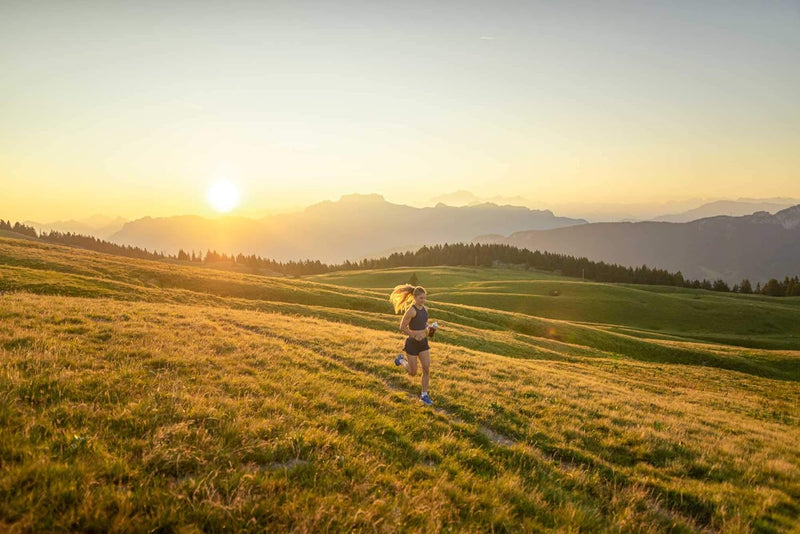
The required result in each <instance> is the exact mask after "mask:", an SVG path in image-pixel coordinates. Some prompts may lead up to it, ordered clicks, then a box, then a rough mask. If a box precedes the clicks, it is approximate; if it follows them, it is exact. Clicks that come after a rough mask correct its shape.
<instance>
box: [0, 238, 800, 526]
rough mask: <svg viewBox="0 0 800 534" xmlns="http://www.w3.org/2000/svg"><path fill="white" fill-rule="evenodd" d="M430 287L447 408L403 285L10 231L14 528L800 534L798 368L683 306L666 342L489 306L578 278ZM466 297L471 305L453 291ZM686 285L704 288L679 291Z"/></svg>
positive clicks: (0, 468)
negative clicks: (417, 346) (415, 347)
mask: <svg viewBox="0 0 800 534" xmlns="http://www.w3.org/2000/svg"><path fill="white" fill-rule="evenodd" d="M416 272H417V275H418V276H419V277H420V281H421V282H422V283H424V284H426V285H427V286H429V287H430V288H431V297H430V298H431V301H430V309H431V318H432V319H438V320H439V321H440V324H442V330H441V332H440V334H437V339H436V340H435V341H434V342H433V343H432V346H433V349H432V356H433V365H432V379H431V394H432V396H433V398H434V400H435V402H436V405H435V406H434V408H433V409H431V408H427V407H424V406H423V405H421V404H420V403H419V401H418V400H416V396H417V395H418V392H419V377H416V378H411V377H408V376H406V375H404V374H403V373H401V372H400V371H399V370H398V369H397V368H396V367H395V366H394V365H393V364H392V358H393V357H394V355H395V354H396V352H397V351H398V350H399V349H400V347H401V346H402V336H401V335H400V334H398V333H397V323H398V322H399V318H398V317H397V316H394V315H392V314H391V313H390V311H391V310H390V308H389V305H388V302H387V300H386V298H387V291H386V290H385V289H386V288H388V287H391V286H393V285H395V284H396V283H400V282H402V281H404V280H405V279H407V277H408V273H404V272H402V271H400V270H398V271H395V272H392V271H388V272H371V273H346V274H345V275H327V276H325V277H315V278H314V279H313V280H293V279H285V278H266V277H258V276H251V275H244V274H237V273H221V272H215V271H212V270H208V269H201V268H196V267H191V266H181V265H173V264H168V263H163V262H151V261H144V260H133V259H128V258H116V257H112V256H105V255H101V254H96V253H92V252H88V251H80V250H74V249H68V248H63V247H58V246H52V245H44V244H41V243H36V242H28V241H19V240H9V239H2V238H0V289H2V290H5V291H7V293H6V294H5V295H2V296H0V429H2V433H3V439H2V440H0V530H11V531H20V532H34V531H43V530H44V531H52V530H70V531H71V530H112V531H130V530H134V531H142V532H144V531H161V532H172V531H174V532H197V531H211V532H217V531H222V530H226V531H263V530H264V529H267V530H268V531H282V530H290V531H298V532H310V531H337V532H338V531H352V530H367V531H373V530H374V531H394V530H398V529H403V530H408V531H422V530H426V531H436V530H460V531H468V532H469V531H472V532H486V531H492V530H494V531H507V532H518V531H542V532H566V531H574V532H577V531H624V532H629V531H631V532H632V531H636V532H664V531H673V532H697V531H716V532H748V531H749V532H789V531H790V530H791V529H792V526H793V525H794V524H795V522H796V520H797V518H798V515H799V514H800V449H798V447H797V445H796V444H797V443H798V442H800V409H799V408H798V407H799V406H800V384H799V383H798V382H800V376H799V374H800V371H799V369H800V365H798V364H799V363H800V354H798V353H797V352H794V351H791V350H785V349H784V350H765V349H755V348H750V349H744V348H741V347H735V346H730V345H723V344H720V343H706V342H703V341H700V340H699V339H700V338H698V337H697V336H696V331H694V330H691V329H687V330H681V328H682V325H683V324H684V323H681V322H680V321H679V320H678V318H677V316H676V317H672V316H669V315H668V316H667V318H666V319H664V321H665V322H666V323H669V324H670V328H671V332H672V333H674V334H676V335H675V336H673V335H672V334H669V335H666V334H665V333H664V332H665V331H667V329H666V328H665V329H662V330H661V331H659V332H651V331H643V330H642V329H641V328H642V327H641V326H640V325H639V326H637V325H636V324H633V323H631V322H629V321H628V322H626V321H623V320H619V319H615V321H618V322H615V321H591V322H592V323H593V324H583V323H582V322H580V321H583V319H571V318H567V317H560V318H552V317H548V316H546V315H544V316H540V317H537V316H535V315H534V314H535V310H534V309H525V310H519V309H514V308H513V307H512V306H510V305H505V306H502V305H498V306H494V305H493V304H492V301H482V300H480V299H481V298H485V296H484V297H481V295H480V294H481V293H482V292H483V289H486V288H489V289H488V290H490V291H491V293H494V294H502V293H505V294H512V295H516V298H517V300H518V301H519V302H523V301H524V300H525V298H529V297H524V295H527V294H528V293H525V292H523V291H520V289H521V288H526V290H530V291H529V293H530V294H533V291H534V290H533V287H532V286H536V285H537V284H548V283H557V284H564V285H565V287H566V286H567V285H569V284H573V285H574V284H575V282H574V281H570V280H566V279H558V278H555V277H548V276H543V275H538V274H532V273H525V272H524V271H510V270H472V269H455V268H442V269H430V270H426V271H424V272H423V271H421V270H416ZM398 278H399V280H397V279H398ZM369 280H373V282H370V281H369ZM375 280H378V281H380V282H379V283H376V282H374V281H375ZM463 287H473V288H474V289H475V291H474V293H476V294H475V295H473V296H474V297H475V300H469V299H466V300H463V301H461V302H455V299H454V298H453V299H450V301H447V302H445V301H446V300H447V299H446V298H445V296H446V292H447V291H448V289H449V290H450V292H451V293H450V294H451V296H455V295H463V292H462V291H458V289H461V288H463ZM592 288H595V289H596V290H597V292H598V297H597V300H598V301H600V302H602V304H598V305H597V308H598V309H600V308H602V307H603V306H604V307H606V308H607V309H609V312H610V313H611V312H612V311H613V308H614V306H613V305H612V304H611V303H610V302H611V301H610V300H608V298H607V297H606V296H603V295H605V293H603V292H604V291H605V292H610V293H609V294H610V295H612V296H616V297H617V298H622V296H624V295H626V294H630V293H625V292H630V290H631V288H626V287H621V288H618V287H616V286H602V285H596V284H585V285H581V286H580V289H581V291H591V289H592ZM538 289H539V290H542V288H541V287H539V288H538ZM637 289H638V288H637ZM617 291H619V292H617ZM640 293H641V295H645V296H646V295H652V296H653V298H662V297H664V295H663V293H661V292H660V291H659V290H656V291H649V292H648V291H641V292H640ZM668 293H671V292H668ZM545 294H547V293H545ZM582 295H583V296H581V297H580V298H582V299H584V300H591V297H590V296H589V295H586V294H582ZM637 295H639V293H637ZM692 295H700V296H701V297H702V298H703V299H705V298H706V297H707V296H709V295H708V294H707V293H705V292H692V291H687V292H685V295H681V294H678V295H674V296H671V297H669V298H676V299H685V300H687V301H690V300H691V299H692ZM561 296H565V294H564V293H563V292H562V295H560V296H559V297H555V298H556V299H558V298H561ZM440 297H441V299H440ZM460 298H461V297H459V299H460ZM576 298H578V297H576ZM631 298H633V297H631ZM641 298H645V297H641ZM664 298H666V297H664ZM729 300H730V302H731V306H734V307H735V306H745V305H751V304H753V305H755V304H757V305H759V306H769V305H771V301H764V300H762V299H752V300H747V299H744V300H741V301H740V300H737V299H729ZM782 301H783V299H780V301H779V302H778V303H776V304H775V306H776V307H775V308H770V309H771V310H773V313H775V314H776V317H779V318H782V317H784V315H783V314H785V316H786V317H789V318H791V317H792V316H794V317H795V318H797V311H795V308H792V305H791V304H786V303H782ZM723 304H724V303H723V302H721V301H713V302H711V303H710V304H709V305H713V306H715V309H719V310H722V309H723V308H724V305H723ZM676 306H677V305H676ZM504 308H505V309H504ZM577 308H579V306H578V307H577ZM596 313H599V312H596ZM792 314H794V315H792ZM615 317H619V316H615ZM697 317H699V319H698V322H699V324H701V325H702V326H701V327H700V330H697V332H705V333H711V334H713V331H714V328H715V327H714V324H715V322H716V321H718V319H716V318H715V317H713V316H712V314H701V313H699V312H698V313H697ZM704 320H705V322H703V321H704ZM776 320H777V319H776ZM594 323H602V324H594ZM742 324H744V320H742ZM757 337H758V335H754V339H755V338H757Z"/></svg>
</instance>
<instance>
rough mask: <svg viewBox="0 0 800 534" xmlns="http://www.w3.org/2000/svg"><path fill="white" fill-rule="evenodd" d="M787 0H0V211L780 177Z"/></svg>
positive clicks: (793, 119) (786, 95)
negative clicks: (216, 189)
mask: <svg viewBox="0 0 800 534" xmlns="http://www.w3.org/2000/svg"><path fill="white" fill-rule="evenodd" d="M799 95H800V0H794V1H789V2H769V1H758V2H739V1H732V0H727V1H721V2H715V1H705V0H704V1H702V2H697V1H693V2H664V1H659V2H641V1H636V2H597V1H587V2H532V1H526V2H498V1H487V2H477V1H472V2H466V1H463V2H452V3H447V2H429V1H426V2H419V3H415V2H409V1H403V2H380V1H369V2H345V1H335V2H303V1H298V0H294V1H291V2H270V1H258V2H218V3H217V2H207V1H198V2H185V3H182V2H176V1H171V2H144V1H137V2H112V1H102V2H101V1H98V2H78V1H57V2H39V1H20V2H17V1H11V0H3V1H2V2H0V218H12V219H20V220H22V219H39V220H53V219H57V218H66V217H79V216H81V215H89V214H92V213H98V212H100V213H106V214H110V215H123V216H125V217H137V216H142V215H172V214H183V213H200V214H207V213H209V208H208V205H207V202H206V198H205V197H206V190H207V189H208V187H209V185H210V184H211V183H213V182H214V181H216V180H217V179H220V178H227V179H229V180H231V181H233V182H234V183H236V184H237V185H238V186H239V188H240V189H241V192H242V196H243V202H242V205H241V207H240V208H239V213H242V214H248V215H249V214H259V213H263V212H266V211H268V210H272V209H276V208H281V207H285V206H298V205H307V204H309V203H312V202H316V201H319V200H323V199H328V198H331V199H335V198H338V197H339V196H340V195H341V194H346V193H352V192H362V193H368V192H376V193H381V194H383V195H384V196H385V197H386V198H387V199H388V200H390V201H393V202H398V203H414V201H415V199H419V200H427V199H428V198H430V197H433V196H437V195H440V194H442V193H446V192H449V191H455V190H457V189H467V190H470V191H472V192H473V193H475V194H477V195H480V196H487V197H488V196H496V195H504V196H517V195H519V196H523V197H526V198H529V199H532V200H533V201H534V203H536V202H542V203H550V204H552V203H558V202H567V201H569V202H614V201H621V202H647V201H651V200H659V201H663V200H666V199H681V198H688V197H734V198H735V197H738V196H749V197H769V196H794V197H800V96H799Z"/></svg>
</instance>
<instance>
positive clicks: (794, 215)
mask: <svg viewBox="0 0 800 534" xmlns="http://www.w3.org/2000/svg"><path fill="white" fill-rule="evenodd" d="M775 218H776V219H778V220H779V221H780V222H781V224H782V225H783V227H784V228H786V229H787V230H791V229H792V228H797V227H800V204H797V205H796V206H792V207H791V208H786V209H785V210H781V211H779V212H778V213H776V214H775Z"/></svg>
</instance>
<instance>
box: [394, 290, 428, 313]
mask: <svg viewBox="0 0 800 534" xmlns="http://www.w3.org/2000/svg"><path fill="white" fill-rule="evenodd" d="M422 293H425V288H424V287H422V286H416V287H415V286H412V285H411V284H402V285H399V286H395V288H394V290H393V291H392V294H391V295H389V302H391V303H392V305H393V306H394V312H395V313H402V312H405V311H406V310H407V309H409V308H410V307H411V305H412V304H414V296H415V295H420V294H422Z"/></svg>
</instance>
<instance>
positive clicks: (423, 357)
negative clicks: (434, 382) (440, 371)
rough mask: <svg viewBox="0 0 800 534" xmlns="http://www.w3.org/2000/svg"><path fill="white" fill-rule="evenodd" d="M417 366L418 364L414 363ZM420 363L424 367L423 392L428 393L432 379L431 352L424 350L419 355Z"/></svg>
mask: <svg viewBox="0 0 800 534" xmlns="http://www.w3.org/2000/svg"><path fill="white" fill-rule="evenodd" d="M414 363H415V364H416V363H417V362H414ZM419 363H420V364H421V365H422V392H423V393H427V392H428V382H429V381H430V378H431V351H430V350H423V351H422V352H420V353H419ZM415 368H416V366H415Z"/></svg>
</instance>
